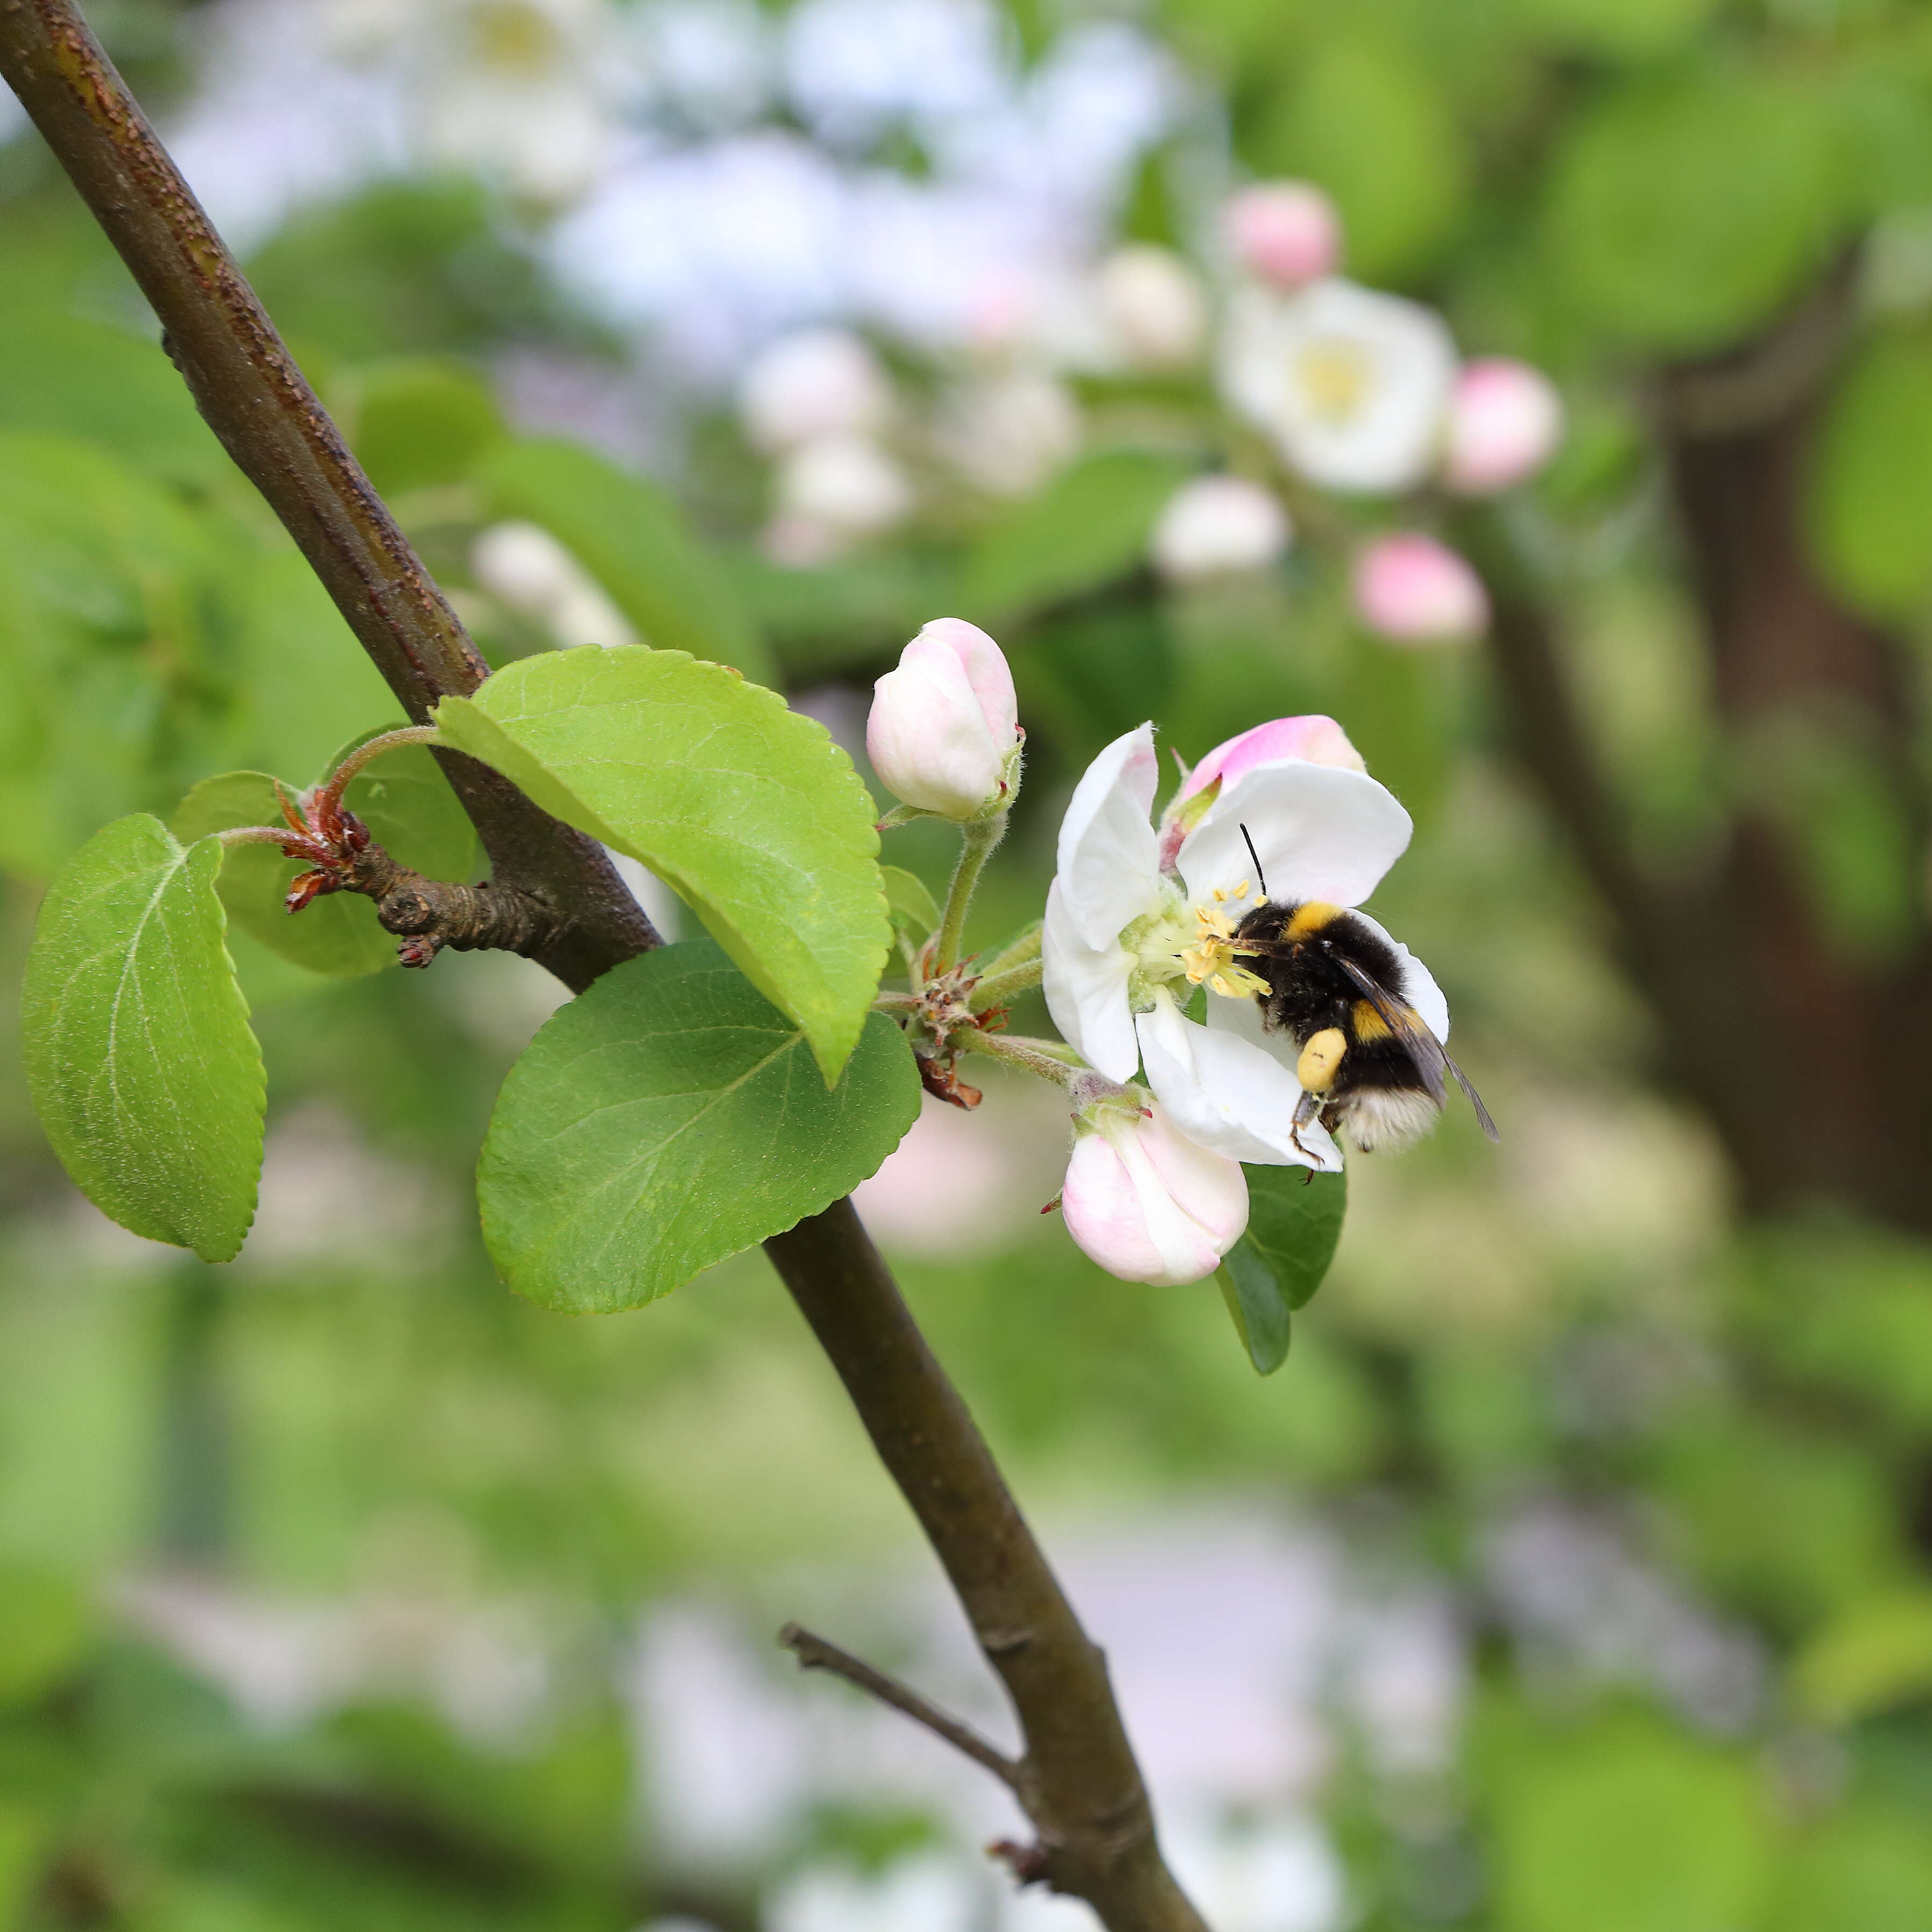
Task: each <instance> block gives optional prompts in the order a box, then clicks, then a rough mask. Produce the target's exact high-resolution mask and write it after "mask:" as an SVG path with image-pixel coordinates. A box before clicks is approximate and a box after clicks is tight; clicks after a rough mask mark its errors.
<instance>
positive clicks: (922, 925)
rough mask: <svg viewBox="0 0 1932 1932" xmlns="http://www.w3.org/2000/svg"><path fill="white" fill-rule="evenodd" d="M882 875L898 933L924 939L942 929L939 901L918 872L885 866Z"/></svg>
mask: <svg viewBox="0 0 1932 1932" xmlns="http://www.w3.org/2000/svg"><path fill="white" fill-rule="evenodd" d="M879 876H880V878H882V879H883V880H885V882H886V911H887V913H889V915H890V916H891V918H892V926H893V929H894V930H895V931H897V932H904V933H907V934H910V935H911V936H912V937H913V938H915V939H922V938H925V936H926V934H928V933H929V932H938V930H939V904H938V901H937V900H935V898H933V896H932V893H930V892H928V891H927V890H926V881H925V880H923V879H922V878H921V877H919V874H917V873H916V872H908V871H907V870H906V868H904V866H903V865H881V866H880V868H879Z"/></svg>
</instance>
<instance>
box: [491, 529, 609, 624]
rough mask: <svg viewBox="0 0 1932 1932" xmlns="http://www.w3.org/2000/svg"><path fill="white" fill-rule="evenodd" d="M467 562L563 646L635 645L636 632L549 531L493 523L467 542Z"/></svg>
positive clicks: (493, 590)
mask: <svg viewBox="0 0 1932 1932" xmlns="http://www.w3.org/2000/svg"><path fill="white" fill-rule="evenodd" d="M469 567H470V568H471V569H472V571H474V572H475V577H476V580H477V582H478V583H480V584H481V586H483V588H484V589H485V590H487V591H488V592H490V595H492V596H493V597H496V598H499V599H500V600H501V601H502V602H503V603H505V604H508V606H509V607H510V608H511V610H514V611H517V613H520V615H521V616H526V617H531V618H534V619H535V620H536V621H537V622H538V623H540V624H541V625H544V627H545V628H547V629H548V631H550V634H551V635H552V636H553V637H554V638H555V639H556V642H557V643H559V644H561V645H562V646H564V647H565V649H568V648H569V647H571V646H574V645H579V644H588V645H598V646H603V647H604V649H610V648H611V647H612V646H615V645H618V644H634V643H637V632H636V631H634V630H633V629H632V628H631V625H630V622H629V620H628V619H626V618H625V615H624V613H622V611H621V610H619V609H618V608H617V607H616V604H613V603H612V602H611V601H610V598H609V597H607V595H605V594H604V589H603V587H602V586H601V585H600V584H599V583H598V582H597V580H596V579H595V578H594V577H592V575H591V574H590V573H589V571H587V570H586V569H585V568H584V567H583V565H582V564H580V563H579V562H577V559H576V558H575V557H574V556H571V553H570V552H569V551H568V550H566V549H565V547H563V545H562V544H560V543H559V542H558V541H557V540H556V538H555V537H553V536H552V535H550V532H549V531H547V530H546V529H541V528H540V527H539V526H538V525H536V524H535V523H517V522H512V523H493V524H491V525H490V527H489V528H488V529H486V530H484V532H482V534H481V535H479V536H478V538H477V539H476V541H475V544H473V545H472V547H471V549H470V553H469Z"/></svg>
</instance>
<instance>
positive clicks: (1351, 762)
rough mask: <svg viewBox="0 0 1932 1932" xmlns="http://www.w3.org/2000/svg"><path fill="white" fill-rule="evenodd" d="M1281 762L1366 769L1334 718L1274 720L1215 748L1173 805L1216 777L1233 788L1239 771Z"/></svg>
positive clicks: (1363, 770)
mask: <svg viewBox="0 0 1932 1932" xmlns="http://www.w3.org/2000/svg"><path fill="white" fill-rule="evenodd" d="M1281 758H1305V759H1307V761H1308V762H1309V763H1310V764H1311V765H1340V766H1343V767H1344V768H1345V769H1347V770H1349V771H1352V772H1365V771H1367V769H1368V766H1367V765H1365V764H1364V763H1363V762H1362V754H1361V752H1359V751H1357V750H1356V749H1355V746H1354V745H1352V744H1350V743H1349V734H1348V733H1347V732H1346V731H1345V730H1343V729H1342V727H1341V726H1340V725H1339V724H1337V723H1336V722H1335V721H1334V718H1324V717H1323V716H1322V715H1321V714H1320V713H1319V712H1314V713H1311V714H1310V715H1309V716H1307V717H1305V718H1271V719H1270V720H1269V721H1268V723H1267V724H1257V725H1255V726H1254V727H1253V728H1252V729H1250V730H1246V731H1244V732H1242V733H1241V735H1240V736H1238V737H1235V738H1230V739H1229V740H1228V742H1226V744H1225V745H1216V746H1215V747H1214V749H1213V750H1212V751H1210V752H1209V753H1208V755H1207V756H1206V757H1205V758H1203V759H1202V760H1201V762H1200V763H1199V764H1198V765H1196V766H1195V767H1194V769H1193V770H1192V771H1191V772H1189V773H1188V775H1187V783H1186V784H1184V785H1183V786H1182V787H1181V790H1180V793H1179V794H1178V796H1177V797H1176V799H1175V803H1176V804H1177V805H1178V804H1179V803H1180V802H1181V799H1187V798H1192V797H1193V796H1194V794H1195V793H1196V792H1198V791H1205V790H1206V789H1207V788H1208V786H1210V785H1211V784H1213V783H1214V781H1215V780H1216V779H1217V778H1219V779H1220V781H1222V783H1223V784H1233V783H1234V781H1235V780H1236V779H1237V778H1239V777H1240V776H1241V774H1242V773H1243V772H1247V771H1252V770H1253V769H1254V767H1255V766H1257V765H1271V764H1273V763H1275V762H1276V760H1278V759H1281Z"/></svg>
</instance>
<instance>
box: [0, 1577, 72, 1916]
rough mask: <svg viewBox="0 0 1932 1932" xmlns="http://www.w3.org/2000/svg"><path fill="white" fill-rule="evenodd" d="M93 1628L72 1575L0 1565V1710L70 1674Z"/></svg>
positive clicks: (30, 1697) (38, 1693)
mask: <svg viewBox="0 0 1932 1932" xmlns="http://www.w3.org/2000/svg"><path fill="white" fill-rule="evenodd" d="M94 1626H95V1619H94V1615H93V1613H92V1609H91V1607H90V1606H89V1603H88V1600H87V1595H86V1592H84V1591H83V1589H81V1588H80V1586H79V1585H78V1584H77V1583H76V1582H75V1581H74V1579H73V1578H72V1577H68V1576H64V1575H62V1574H60V1573H59V1572H58V1571H50V1570H39V1569H31V1570H30V1569H24V1568H20V1566H18V1565H14V1564H11V1563H9V1564H7V1565H0V1709H5V1707H7V1706H10V1705H11V1706H19V1705H22V1704H30V1703H33V1702H34V1700H37V1699H38V1698H40V1697H45V1696H46V1694H47V1693H48V1692H49V1691H51V1690H52V1689H53V1688H55V1686H56V1685H58V1684H60V1683H61V1682H62V1681H63V1680H64V1679H67V1678H68V1677H71V1676H73V1675H74V1673H75V1672H76V1671H77V1670H78V1669H79V1668H80V1665H81V1663H82V1661H83V1659H84V1658H86V1655H87V1652H88V1650H89V1646H90V1645H91V1644H92V1641H93V1638H94V1634H95V1628H94ZM6 1922H7V1921H5V1919H0V1924H5V1923H6Z"/></svg>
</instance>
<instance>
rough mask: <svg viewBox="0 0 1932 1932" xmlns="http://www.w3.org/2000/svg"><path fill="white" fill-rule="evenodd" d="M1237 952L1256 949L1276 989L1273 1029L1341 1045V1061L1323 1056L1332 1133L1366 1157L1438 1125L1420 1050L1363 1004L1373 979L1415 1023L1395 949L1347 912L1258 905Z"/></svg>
mask: <svg viewBox="0 0 1932 1932" xmlns="http://www.w3.org/2000/svg"><path fill="white" fill-rule="evenodd" d="M1235 944H1236V945H1237V946H1238V947H1239V946H1241V945H1243V944H1246V945H1247V946H1250V947H1253V948H1255V949H1256V950H1255V951H1254V953H1253V955H1252V956H1250V957H1248V958H1247V959H1245V960H1244V964H1247V965H1249V966H1250V968H1251V969H1252V970H1253V972H1254V973H1255V974H1256V975H1257V976H1258V977H1259V978H1261V979H1262V980H1265V981H1266V982H1267V983H1268V991H1267V992H1266V993H1265V994H1259V995H1256V998H1257V999H1258V1001H1259V1004H1260V1005H1261V1008H1262V1012H1263V1013H1264V1014H1265V1016H1266V1018H1267V1023H1268V1026H1269V1027H1270V1028H1271V1029H1274V1030H1277V1031H1280V1032H1283V1033H1285V1034H1287V1035H1288V1036H1289V1037H1290V1038H1291V1039H1292V1040H1294V1041H1295V1043H1296V1044H1297V1045H1298V1046H1302V1047H1304V1048H1305V1047H1307V1045H1308V1043H1310V1041H1319V1040H1322V1039H1323V1038H1324V1037H1328V1038H1330V1039H1332V1038H1333V1037H1334V1036H1335V1035H1339V1036H1340V1043H1341V1046H1342V1051H1341V1052H1340V1057H1339V1058H1336V1057H1335V1055H1334V1052H1333V1051H1332V1049H1331V1050H1326V1051H1324V1052H1321V1053H1319V1055H1317V1056H1316V1058H1317V1059H1318V1060H1319V1068H1320V1075H1321V1078H1320V1080H1319V1082H1316V1083H1315V1085H1314V1088H1313V1091H1315V1092H1317V1093H1319V1097H1320V1100H1321V1102H1322V1108H1321V1120H1322V1125H1323V1126H1324V1127H1327V1128H1328V1129H1330V1130H1331V1131H1333V1130H1335V1129H1337V1128H1346V1129H1347V1130H1348V1131H1349V1136H1350V1138H1351V1139H1353V1140H1354V1142H1355V1145H1357V1146H1358V1147H1360V1148H1365V1149H1366V1148H1376V1147H1383V1146H1390V1145H1398V1144H1400V1142H1404V1141H1409V1140H1413V1139H1416V1138H1417V1137H1418V1136H1419V1135H1421V1134H1423V1133H1426V1132H1427V1130H1428V1129H1429V1128H1430V1127H1431V1126H1433V1124H1434V1122H1435V1120H1436V1116H1437V1115H1438V1114H1439V1112H1441V1103H1440V1101H1439V1098H1438V1097H1437V1095H1436V1094H1435V1093H1434V1092H1432V1091H1431V1089H1430V1083H1429V1080H1428V1078H1427V1075H1426V1074H1425V1073H1424V1070H1423V1069H1422V1068H1421V1067H1420V1066H1418V1064H1417V1062H1416V1059H1415V1050H1414V1049H1413V1047H1412V1045H1411V1044H1409V1043H1407V1042H1405V1041H1404V1040H1403V1039H1401V1038H1400V1037H1399V1035H1398V1034H1397V1032H1396V1031H1395V1030H1394V1028H1393V1027H1391V1025H1390V1024H1389V1022H1388V1021H1387V1020H1385V1019H1384V1018H1383V1016H1382V1013H1379V1012H1378V1011H1377V1010H1376V1007H1375V1005H1374V1004H1373V1002H1372V1001H1370V1000H1369V999H1367V998H1364V997H1363V989H1362V984H1361V983H1362V980H1363V979H1364V978H1366V979H1367V980H1370V981H1372V982H1373V983H1374V985H1375V986H1376V987H1379V988H1380V989H1382V990H1383V992H1385V993H1386V994H1387V995H1388V998H1389V999H1390V1000H1391V1001H1393V1002H1394V1003H1395V1004H1394V1005H1393V1006H1391V1007H1390V1008H1389V1009H1388V1010H1389V1011H1390V1012H1391V1013H1392V1014H1393V1015H1394V1016H1395V1017H1396V1018H1397V1022H1398V1024H1399V1023H1400V1022H1401V1020H1402V1019H1404V1018H1409V1019H1414V1016H1413V1015H1412V1013H1411V1010H1410V1009H1409V1006H1408V1004H1407V1002H1406V1000H1404V998H1403V974H1402V962H1401V960H1400V957H1399V956H1398V955H1397V953H1396V951H1395V950H1394V947H1391V945H1390V944H1388V941H1386V940H1385V939H1383V938H1382V937H1381V935H1379V934H1378V933H1376V932H1372V931H1371V930H1370V928H1369V927H1368V926H1367V925H1366V924H1365V923H1364V922H1363V921H1362V920H1361V919H1358V918H1356V917H1355V915H1354V914H1353V913H1351V912H1349V910H1346V908H1345V907H1341V906H1337V905H1330V904H1326V903H1325V902H1323V901H1306V902H1304V903H1303V904H1298V905H1295V904H1287V905H1275V904H1262V905H1259V906H1257V907H1256V908H1255V910H1253V912H1251V913H1249V914H1248V916H1247V917H1246V918H1245V919H1243V920H1242V921H1241V925H1240V926H1239V927H1238V929H1237V930H1236V932H1235ZM1351 969H1353V970H1351ZM1415 1025H1416V1026H1417V1027H1418V1028H1419V1027H1420V1026H1421V1022H1420V1020H1419V1019H1416V1020H1415ZM1309 1068H1310V1062H1309V1061H1307V1060H1306V1059H1305V1060H1304V1075H1303V1077H1304V1084H1308V1083H1309V1082H1310V1080H1311V1079H1312V1078H1313V1076H1312V1075H1311V1073H1310V1071H1309Z"/></svg>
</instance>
